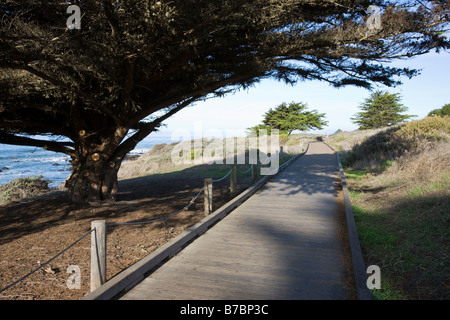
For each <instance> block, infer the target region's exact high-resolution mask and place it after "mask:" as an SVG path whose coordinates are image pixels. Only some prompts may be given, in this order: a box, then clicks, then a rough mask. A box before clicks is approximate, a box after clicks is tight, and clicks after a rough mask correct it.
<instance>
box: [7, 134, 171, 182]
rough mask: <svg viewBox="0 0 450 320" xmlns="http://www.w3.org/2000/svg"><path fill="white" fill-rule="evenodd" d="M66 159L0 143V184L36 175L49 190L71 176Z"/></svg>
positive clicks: (150, 141) (156, 140) (144, 145)
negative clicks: (44, 181) (45, 183)
mask: <svg viewBox="0 0 450 320" xmlns="http://www.w3.org/2000/svg"><path fill="white" fill-rule="evenodd" d="M171 142H172V141H171V137H167V136H157V137H148V138H146V139H144V140H142V141H141V142H140V143H139V144H138V145H137V146H136V148H135V149H134V150H133V151H132V152H130V154H142V153H144V152H146V151H148V150H150V149H151V147H152V146H154V145H155V144H161V143H171ZM69 160H70V157H69V156H67V155H66V154H64V153H56V152H52V151H47V150H44V149H42V148H36V147H27V146H13V145H7V144H0V170H1V172H0V184H4V183H7V182H9V181H11V180H14V179H15V178H23V177H29V176H40V175H42V176H43V178H45V179H48V180H51V183H50V184H49V186H50V187H52V188H56V187H58V186H59V185H61V183H63V182H64V181H65V180H66V179H67V178H68V177H69V176H70V173H71V171H70V170H71V165H70V162H69Z"/></svg>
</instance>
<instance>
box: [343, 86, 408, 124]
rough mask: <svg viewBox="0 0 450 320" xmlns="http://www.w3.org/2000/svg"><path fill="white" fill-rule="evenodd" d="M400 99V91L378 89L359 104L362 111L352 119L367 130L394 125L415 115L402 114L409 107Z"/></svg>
mask: <svg viewBox="0 0 450 320" xmlns="http://www.w3.org/2000/svg"><path fill="white" fill-rule="evenodd" d="M400 101H401V98H400V95H399V94H398V93H389V92H386V91H376V92H374V93H373V94H372V95H371V96H370V98H368V99H366V100H365V102H364V103H362V104H361V105H360V106H359V108H360V109H361V110H362V111H361V112H358V113H357V114H356V115H355V117H353V118H352V121H353V122H354V123H356V124H358V125H359V129H360V130H366V129H377V128H383V127H388V126H392V125H394V124H397V123H400V122H403V121H405V120H407V119H409V118H412V117H415V116H413V115H403V114H402V113H403V112H405V111H407V110H408V108H407V107H405V106H404V105H402V104H401V103H400Z"/></svg>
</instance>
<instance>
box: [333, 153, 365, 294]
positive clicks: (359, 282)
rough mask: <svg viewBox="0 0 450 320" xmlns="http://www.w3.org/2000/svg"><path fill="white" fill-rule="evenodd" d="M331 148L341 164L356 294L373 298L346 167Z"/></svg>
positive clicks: (340, 170)
mask: <svg viewBox="0 0 450 320" xmlns="http://www.w3.org/2000/svg"><path fill="white" fill-rule="evenodd" d="M328 147H329V148H331V149H332V150H333V151H334V152H335V154H336V159H337V163H338V166H339V174H340V178H341V186H342V193H343V196H344V205H345V217H346V222H347V232H348V238H349V242H350V252H351V256H352V264H353V274H354V278H355V285H356V295H357V299H358V300H372V299H373V297H372V292H371V291H370V290H369V288H367V273H366V267H365V263H364V257H363V255H362V250H361V243H360V241H359V237H358V231H357V230H356V223H355V216H354V214H353V209H352V203H351V199H350V195H349V192H348V187H347V181H346V180H345V174H344V169H343V167H342V163H341V158H340V157H339V152H336V151H335V150H334V149H333V148H332V147H330V146H328Z"/></svg>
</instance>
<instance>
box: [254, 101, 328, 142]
mask: <svg viewBox="0 0 450 320" xmlns="http://www.w3.org/2000/svg"><path fill="white" fill-rule="evenodd" d="M307 107H308V106H307V105H306V104H304V103H296V102H291V103H290V104H286V103H285V102H283V103H282V104H280V105H279V106H278V107H276V108H275V109H272V108H271V109H269V111H267V112H266V113H265V115H264V120H263V123H262V124H260V125H258V126H255V127H252V128H249V130H250V131H253V132H256V130H259V129H270V130H271V129H277V130H279V131H280V133H281V134H287V135H290V134H291V133H292V132H293V131H295V130H299V131H307V130H312V129H323V126H325V125H326V124H327V123H328V122H327V121H325V120H324V119H323V118H324V117H325V114H324V113H319V112H318V111H317V110H312V111H308V110H307Z"/></svg>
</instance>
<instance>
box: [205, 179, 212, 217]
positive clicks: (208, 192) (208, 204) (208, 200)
mask: <svg viewBox="0 0 450 320" xmlns="http://www.w3.org/2000/svg"><path fill="white" fill-rule="evenodd" d="M212 180H213V179H212V178H206V179H205V180H204V186H205V190H204V193H203V199H204V201H203V203H204V208H205V209H204V210H205V216H208V215H210V214H211V212H212V211H213V185H212Z"/></svg>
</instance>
